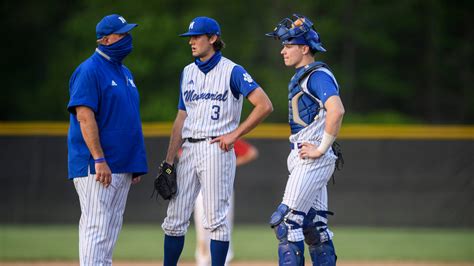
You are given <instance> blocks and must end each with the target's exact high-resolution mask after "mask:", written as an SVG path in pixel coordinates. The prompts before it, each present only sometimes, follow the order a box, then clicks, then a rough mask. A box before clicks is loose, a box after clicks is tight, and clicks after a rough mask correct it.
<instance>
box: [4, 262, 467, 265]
mask: <svg viewBox="0 0 474 266" xmlns="http://www.w3.org/2000/svg"><path fill="white" fill-rule="evenodd" d="M0 265H1V266H77V265H79V263H78V262H74V261H73V262H71V261H70V262H51V261H42V262H0ZM114 265H115V266H130V265H131V266H152V265H154V266H156V265H163V263H162V262H161V261H154V262H126V261H121V262H114ZM179 265H180V266H194V265H196V264H195V263H194V262H183V263H180V264H179ZM275 265H277V263H276V262H251V261H239V262H234V263H232V264H231V266H275ZM337 265H338V266H376V265H383V266H473V265H474V263H442V262H386V261H384V262H373V261H371V262H364V261H358V262H345V261H341V262H338V263H337Z"/></svg>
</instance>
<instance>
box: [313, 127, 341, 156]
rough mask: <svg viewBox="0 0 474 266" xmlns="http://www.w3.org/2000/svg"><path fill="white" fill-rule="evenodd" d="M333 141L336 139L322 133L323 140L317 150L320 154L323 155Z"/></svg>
mask: <svg viewBox="0 0 474 266" xmlns="http://www.w3.org/2000/svg"><path fill="white" fill-rule="evenodd" d="M335 140H336V137H334V136H333V135H331V134H329V133H327V132H326V131H324V134H323V139H322V140H321V144H319V146H318V149H317V150H318V151H319V152H320V153H322V154H325V153H326V152H327V151H328V149H329V147H331V145H332V143H333V142H334V141H335Z"/></svg>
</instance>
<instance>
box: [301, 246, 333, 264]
mask: <svg viewBox="0 0 474 266" xmlns="http://www.w3.org/2000/svg"><path fill="white" fill-rule="evenodd" d="M308 249H309V254H310V256H311V260H312V261H313V266H335V265H336V260H337V256H336V251H335V250H334V244H333V243H332V240H329V241H326V242H323V243H320V244H319V245H311V246H309V247H308Z"/></svg>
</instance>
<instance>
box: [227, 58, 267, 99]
mask: <svg viewBox="0 0 474 266" xmlns="http://www.w3.org/2000/svg"><path fill="white" fill-rule="evenodd" d="M258 87H260V85H258V84H257V82H255V81H254V80H253V79H252V77H251V76H250V74H249V73H247V71H245V69H244V68H243V67H242V66H239V65H236V66H234V68H233V69H232V73H231V76H230V89H231V90H232V95H234V97H235V98H236V99H238V98H239V95H240V94H242V95H244V96H245V97H247V96H248V95H249V94H250V93H251V92H252V91H253V90H255V89H256V88H258Z"/></svg>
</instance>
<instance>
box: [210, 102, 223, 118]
mask: <svg viewBox="0 0 474 266" xmlns="http://www.w3.org/2000/svg"><path fill="white" fill-rule="evenodd" d="M220 111H221V107H220V106H219V105H213V106H212V115H211V119H212V120H217V119H219V115H220V113H219V112H220Z"/></svg>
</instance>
